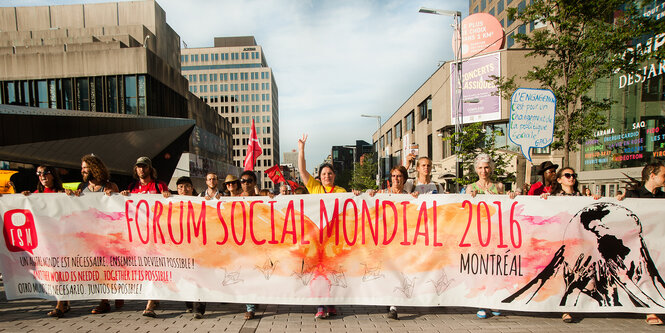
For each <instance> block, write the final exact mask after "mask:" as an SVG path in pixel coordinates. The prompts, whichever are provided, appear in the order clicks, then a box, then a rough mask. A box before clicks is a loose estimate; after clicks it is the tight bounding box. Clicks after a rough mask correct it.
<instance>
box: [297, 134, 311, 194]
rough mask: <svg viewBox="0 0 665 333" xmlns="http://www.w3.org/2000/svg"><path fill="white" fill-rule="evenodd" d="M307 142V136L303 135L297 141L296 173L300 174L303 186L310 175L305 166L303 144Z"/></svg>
mask: <svg viewBox="0 0 665 333" xmlns="http://www.w3.org/2000/svg"><path fill="white" fill-rule="evenodd" d="M306 141H307V134H303V135H302V138H300V139H298V171H299V172H300V178H301V179H302V182H303V184H305V185H307V182H309V178H310V177H312V175H310V174H309V172H307V166H306V163H305V142H306Z"/></svg>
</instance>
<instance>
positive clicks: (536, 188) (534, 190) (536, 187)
mask: <svg viewBox="0 0 665 333" xmlns="http://www.w3.org/2000/svg"><path fill="white" fill-rule="evenodd" d="M551 190H552V186H551V185H550V186H544V185H543V183H541V182H537V183H535V184H533V185H531V187H530V188H529V195H541V194H543V193H550V191H551Z"/></svg>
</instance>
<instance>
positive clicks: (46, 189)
mask: <svg viewBox="0 0 665 333" xmlns="http://www.w3.org/2000/svg"><path fill="white" fill-rule="evenodd" d="M32 193H58V191H56V190H54V189H52V188H48V187H44V192H39V190H35V191H34V192H32Z"/></svg>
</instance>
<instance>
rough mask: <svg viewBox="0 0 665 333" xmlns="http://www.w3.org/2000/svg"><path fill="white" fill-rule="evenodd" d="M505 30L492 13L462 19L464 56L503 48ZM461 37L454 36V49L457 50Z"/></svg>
mask: <svg viewBox="0 0 665 333" xmlns="http://www.w3.org/2000/svg"><path fill="white" fill-rule="evenodd" d="M503 41H504V32H503V27H502V26H501V23H499V21H498V20H497V19H496V18H495V17H494V16H492V15H490V14H487V13H478V14H473V15H471V16H468V17H467V18H465V19H464V20H463V21H462V57H463V58H467V57H472V56H475V55H479V54H483V53H488V52H494V51H498V50H500V49H501V47H502V46H503ZM458 45H459V39H458V38H453V50H455V51H457V47H458Z"/></svg>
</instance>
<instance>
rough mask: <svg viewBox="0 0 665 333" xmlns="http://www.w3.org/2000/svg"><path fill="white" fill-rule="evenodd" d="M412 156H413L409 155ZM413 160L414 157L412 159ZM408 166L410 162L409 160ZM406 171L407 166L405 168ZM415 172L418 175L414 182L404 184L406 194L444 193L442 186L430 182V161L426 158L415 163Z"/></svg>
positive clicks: (410, 180) (409, 181) (411, 180)
mask: <svg viewBox="0 0 665 333" xmlns="http://www.w3.org/2000/svg"><path fill="white" fill-rule="evenodd" d="M411 156H413V155H411ZM414 158H415V157H414ZM408 165H409V166H410V165H411V160H409V164H408ZM406 169H408V166H407V167H406ZM416 172H417V173H418V175H417V177H416V179H415V180H413V179H409V180H407V181H406V183H405V184H404V190H405V191H406V193H413V192H418V193H420V194H435V193H445V190H444V188H443V185H441V184H439V183H437V182H435V181H432V160H431V159H430V158H429V157H427V156H422V157H420V158H419V159H418V162H417V163H416Z"/></svg>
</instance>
